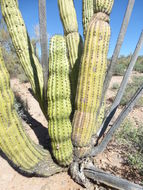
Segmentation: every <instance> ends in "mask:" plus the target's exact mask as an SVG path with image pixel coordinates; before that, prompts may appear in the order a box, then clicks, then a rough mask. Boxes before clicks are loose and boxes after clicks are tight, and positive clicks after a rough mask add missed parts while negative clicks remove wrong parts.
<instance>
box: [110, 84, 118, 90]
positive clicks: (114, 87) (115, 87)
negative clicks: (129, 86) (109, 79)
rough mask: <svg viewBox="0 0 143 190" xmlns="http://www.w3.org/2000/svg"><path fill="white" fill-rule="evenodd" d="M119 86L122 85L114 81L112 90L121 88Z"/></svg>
mask: <svg viewBox="0 0 143 190" xmlns="http://www.w3.org/2000/svg"><path fill="white" fill-rule="evenodd" d="M119 87H120V85H119V84H118V83H114V84H113V85H112V88H111V89H112V90H117V89H119Z"/></svg>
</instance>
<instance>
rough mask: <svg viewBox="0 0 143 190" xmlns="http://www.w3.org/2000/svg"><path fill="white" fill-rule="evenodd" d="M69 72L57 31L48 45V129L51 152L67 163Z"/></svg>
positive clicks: (69, 148)
mask: <svg viewBox="0 0 143 190" xmlns="http://www.w3.org/2000/svg"><path fill="white" fill-rule="evenodd" d="M69 72H70V65H69V61H68V58H67V48H66V41H65V39H64V37H63V36H58V35H56V36H54V37H52V38H51V41H50V49H49V80H48V95H47V97H48V118H49V121H48V131H49V135H50V138H51V145H52V152H53V155H54V157H55V158H56V160H57V162H58V163H59V164H60V165H69V164H70V163H71V161H72V142H71V133H72V125H71V122H70V114H71V111H72V108H71V100H70V96H71V89H70V79H69Z"/></svg>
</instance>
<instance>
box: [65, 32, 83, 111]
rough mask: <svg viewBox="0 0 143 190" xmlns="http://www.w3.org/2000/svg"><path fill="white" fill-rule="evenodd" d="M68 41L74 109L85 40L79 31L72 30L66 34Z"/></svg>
mask: <svg viewBox="0 0 143 190" xmlns="http://www.w3.org/2000/svg"><path fill="white" fill-rule="evenodd" d="M66 43H67V48H68V53H69V61H70V65H71V72H70V79H71V90H72V104H73V109H74V102H75V95H76V88H77V81H78V73H79V66H80V61H81V55H82V51H83V42H82V38H81V36H80V34H79V33H78V32H72V33H69V34H68V35H67V36H66Z"/></svg>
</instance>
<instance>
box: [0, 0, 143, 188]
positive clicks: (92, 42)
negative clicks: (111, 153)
mask: <svg viewBox="0 0 143 190" xmlns="http://www.w3.org/2000/svg"><path fill="white" fill-rule="evenodd" d="M82 2H83V7H82V10H83V13H82V17H83V19H82V22H83V30H84V40H83V39H82V36H81V35H80V34H79V32H78V23H77V16H76V11H75V7H74V2H73V0H58V6H59V12H60V17H61V21H62V23H63V27H64V36H61V35H55V36H53V37H52V38H51V39H50V46H49V58H48V52H47V41H45V40H46V35H44V36H41V47H42V48H41V49H42V50H43V51H44V52H42V53H43V54H42V58H41V60H42V61H41V62H42V65H41V64H40V62H39V60H38V59H37V57H36V55H35V53H34V49H33V46H32V44H31V43H30V39H29V36H28V33H27V30H26V26H25V24H24V21H23V18H22V15H21V13H20V10H19V8H18V2H17V0H1V1H0V4H1V10H2V15H3V17H4V19H5V22H6V24H7V28H8V31H9V34H10V36H11V39H12V42H13V45H14V47H15V51H16V53H17V55H18V57H19V60H20V63H21V65H22V67H23V69H24V72H25V73H26V75H27V77H28V79H29V82H30V83H31V87H32V90H33V93H34V97H35V98H36V99H37V101H38V102H39V105H40V107H41V109H42V111H43V113H44V115H45V117H46V119H47V121H48V129H47V130H48V132H49V136H50V142H49V143H50V144H51V155H52V157H51V155H50V152H49V151H48V150H45V149H43V148H42V147H41V146H39V145H36V144H35V143H34V142H33V141H32V140H31V139H30V138H29V137H28V135H27V134H26V133H25V131H24V129H23V126H22V123H21V121H20V118H19V117H18V115H17V113H16V111H15V109H14V105H13V104H14V95H13V93H12V90H11V88H10V84H9V75H8V72H7V70H6V68H5V65H4V62H3V58H2V53H1V50H0V103H1V106H0V148H1V149H2V151H3V152H4V153H5V154H6V156H7V158H8V159H9V160H11V161H12V163H13V164H14V165H15V166H16V167H18V168H19V169H20V170H21V171H23V172H27V173H29V174H34V175H35V174H36V175H40V176H50V175H52V174H54V173H57V172H61V171H65V170H67V168H66V167H61V166H69V167H70V169H71V173H72V177H73V178H74V179H75V180H76V181H78V182H81V183H82V184H84V185H85V186H86V184H85V181H86V180H85V176H84V175H83V173H82V174H81V169H80V171H79V170H78V169H79V167H78V166H79V163H82V164H83V163H84V162H83V161H84V159H85V158H87V157H90V156H91V155H97V152H100V151H101V150H103V146H102V143H101V147H100V146H98V141H96V139H95V143H94V144H92V143H91V140H92V138H93V137H94V136H100V137H101V136H102V135H101V134H102V133H100V134H98V133H99V132H98V133H97V131H98V129H99V128H100V126H102V125H103V124H105V123H106V122H105V121H106V119H107V118H106V115H105V118H104V122H102V121H103V117H104V110H105V108H104V105H105V104H104V102H105V101H106V99H105V97H104V95H103V89H106V87H105V86H104V85H105V79H106V72H107V53H108V47H109V40H110V33H111V32H110V25H109V20H110V18H109V16H110V13H111V10H112V6H113V3H114V0H83V1H82ZM45 4H46V3H45V0H39V11H40V13H39V17H40V26H41V28H40V32H41V35H42V34H45V29H46V23H44V20H45V18H46V11H45V10H46V7H45ZM133 5H134V0H129V4H128V9H127V12H126V15H127V16H125V21H126V17H127V18H128V21H129V18H130V15H131V11H132V8H133ZM129 7H130V10H129ZM43 9H44V10H43ZM42 11H43V14H42ZM42 15H43V16H42ZM42 18H44V19H42ZM125 21H124V22H123V26H124V27H122V28H123V31H122V29H121V33H122V35H121V36H122V39H123V38H124V35H125V30H126V28H127V24H128V22H125ZM124 23H125V24H124ZM42 27H45V28H42ZM119 39H120V38H119ZM142 41H143V39H142V38H141V42H140V45H141V43H142ZM120 47H121V43H119V45H118V44H117V50H118V52H119V50H120ZM117 57H118V56H116V59H114V62H115V61H116V60H117ZM136 58H137V57H136ZM133 60H134V61H135V60H136V59H133ZM46 65H47V67H46ZM108 68H110V67H108ZM47 76H48V81H47ZM45 77H46V78H45ZM125 80H126V79H125ZM123 83H124V80H123ZM141 92H142V88H140V89H139V90H138V91H137V93H136V94H135V95H134V97H133V99H132V100H131V102H130V103H129V106H128V107H127V108H125V113H127V112H129V111H128V109H129V108H130V106H132V107H133V105H134V103H135V101H136V99H137V97H139V95H140V94H141ZM104 94H105V92H104ZM103 100H104V101H103ZM122 118H123V116H122V115H121V119H122ZM121 119H120V118H119V119H117V122H116V123H115V126H118V125H119V122H120V120H121ZM122 120H123V119H122ZM113 126H114V125H113ZM102 127H104V126H102ZM105 128H107V126H105ZM116 128H117V127H116ZM105 130H106V129H105ZM113 130H114V129H111V133H113ZM99 131H102V129H100V130H99ZM109 132H110V131H109ZM109 136H111V135H109ZM108 140H109V139H108ZM105 141H106V142H107V140H105ZM105 141H104V140H103V144H104V146H105V144H106V142H105ZM60 165H61V166H60ZM85 168H86V169H85V175H87V176H90V172H89V170H94V172H95V168H94V167H91V165H90V167H89V166H88V165H86V166H85ZM72 171H76V172H72ZM96 175H97V176H98V174H96ZM108 177H109V181H110V182H107V181H108V180H107V179H108ZM108 177H107V178H106V179H105V178H104V176H103V177H102V179H101V181H102V182H103V183H104V182H105V184H108V185H109V184H110V185H111V186H114V187H116V188H119V189H121V187H120V185H117V183H116V186H115V185H113V183H112V181H114V180H112V179H113V177H112V176H110V175H109V176H108ZM114 179H115V178H114ZM119 180H120V179H119ZM124 183H125V184H126V186H127V183H126V181H124V180H121V185H123V184H124ZM128 185H130V186H133V187H137V186H136V185H133V184H131V183H129V182H128ZM138 188H140V187H138Z"/></svg>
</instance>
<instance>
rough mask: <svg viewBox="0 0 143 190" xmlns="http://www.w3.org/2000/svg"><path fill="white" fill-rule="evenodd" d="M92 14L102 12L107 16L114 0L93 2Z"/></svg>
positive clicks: (95, 0)
mask: <svg viewBox="0 0 143 190" xmlns="http://www.w3.org/2000/svg"><path fill="white" fill-rule="evenodd" d="M93 2H94V13H98V12H103V13H106V14H107V15H109V14H110V13H111V10H112V7H113V4H114V0H93Z"/></svg>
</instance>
